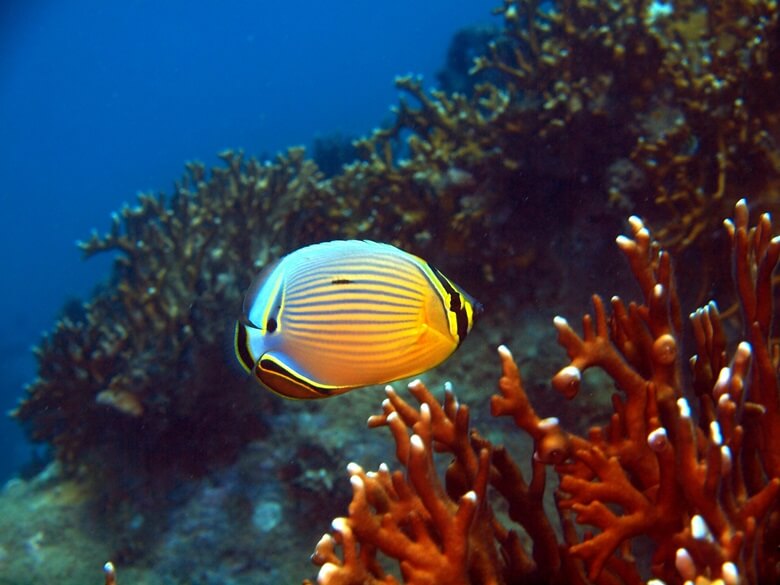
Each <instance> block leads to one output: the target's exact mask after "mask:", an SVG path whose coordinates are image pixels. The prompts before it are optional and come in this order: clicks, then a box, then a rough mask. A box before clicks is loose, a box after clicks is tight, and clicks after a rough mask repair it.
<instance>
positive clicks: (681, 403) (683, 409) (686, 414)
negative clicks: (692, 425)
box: [677, 398, 691, 418]
mask: <svg viewBox="0 0 780 585" xmlns="http://www.w3.org/2000/svg"><path fill="white" fill-rule="evenodd" d="M677 409H678V410H679V411H680V416H681V417H683V418H691V407H690V405H689V404H688V401H687V400H686V399H685V398H678V399H677Z"/></svg>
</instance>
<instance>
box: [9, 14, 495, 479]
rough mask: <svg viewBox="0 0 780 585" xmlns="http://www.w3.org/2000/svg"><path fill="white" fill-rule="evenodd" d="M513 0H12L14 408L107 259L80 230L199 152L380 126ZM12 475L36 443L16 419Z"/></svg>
mask: <svg viewBox="0 0 780 585" xmlns="http://www.w3.org/2000/svg"><path fill="white" fill-rule="evenodd" d="M497 4H499V2H498V1H497V0H393V1H392V2H366V1H365V0H360V1H358V0H349V1H346V0H336V1H331V2H320V1H311V0H299V1H298V2H284V1H276V2H271V1H268V0H266V1H249V0H246V1H239V0H226V1H221V2H198V1H194V2H193V1H188V2H183V1H170V2H166V1H160V0H126V1H124V2H105V1H103V0H69V1H68V2H58V1H43V0H38V1H35V0H16V1H14V0H5V1H4V2H2V3H0V205H1V207H0V209H1V210H2V211H1V212H0V247H1V250H2V251H1V252H0V253H1V254H2V256H1V258H2V268H1V269H2V279H0V282H1V283H2V286H1V287H0V301H1V302H2V305H0V306H2V311H0V409H2V411H3V412H5V411H7V410H9V409H10V408H12V407H13V406H14V405H15V404H16V402H17V401H18V399H19V397H20V396H21V395H22V387H23V385H24V383H26V382H28V381H30V380H31V379H32V378H33V377H34V375H35V362H34V360H33V357H32V354H31V352H30V348H31V346H33V345H34V344H36V343H37V342H38V341H39V340H40V337H41V334H42V333H43V332H44V331H47V330H49V329H51V327H52V325H53V323H54V321H55V319H56V316H57V314H58V313H59V311H60V309H61V308H62V306H63V304H64V303H65V302H66V301H67V300H68V299H72V298H74V297H80V298H86V297H88V296H89V293H90V291H91V289H92V287H93V286H94V285H95V284H96V283H97V282H99V281H100V280H101V279H104V278H105V276H106V274H107V272H108V270H109V259H108V258H96V259H92V260H90V261H88V262H82V261H81V258H80V254H79V251H78V249H77V248H76V247H75V245H74V244H75V242H76V240H79V239H86V238H87V237H88V236H89V234H90V231H91V230H92V229H93V228H98V229H99V230H101V231H103V230H105V229H106V228H107V227H108V225H109V216H110V213H111V212H112V211H114V210H116V209H117V208H119V207H120V206H121V205H122V204H123V203H124V202H132V201H133V199H134V198H135V195H136V193H137V192H139V191H144V192H145V191H154V192H158V191H165V192H170V190H171V187H172V185H173V182H174V180H176V179H177V178H178V177H179V176H180V175H181V173H182V170H183V165H184V163H185V161H188V160H201V161H204V162H205V163H206V164H208V165H213V164H217V162H218V160H217V158H216V156H215V154H216V153H217V152H218V151H220V150H222V149H224V148H228V147H230V148H242V149H244V150H245V151H246V152H247V153H249V154H256V155H267V154H273V153H274V152H275V151H278V150H281V149H284V148H285V147H287V146H290V145H295V144H311V142H312V140H313V138H314V137H316V136H318V135H319V136H324V135H329V134H331V133H334V132H341V133H343V134H346V135H359V134H366V133H368V132H369V131H370V130H371V129H372V128H374V127H376V126H377V125H379V124H380V123H381V122H382V121H383V120H384V119H386V117H387V116H388V113H389V107H390V106H391V105H393V104H395V103H396V102H397V91H396V90H395V88H394V86H393V78H394V77H395V76H396V75H398V74H405V73H410V72H411V73H417V74H422V75H423V76H424V77H425V79H426V80H427V81H428V82H429V83H433V82H434V79H435V73H436V72H437V71H438V70H439V69H440V68H441V67H442V66H443V63H444V58H445V54H446V50H447V46H448V43H449V40H450V38H451V36H452V35H453V33H455V31H457V30H458V29H459V28H461V27H463V26H466V25H470V24H480V23H484V24H490V23H494V24H495V22H494V20H495V18H494V17H493V16H491V14H490V9H491V8H492V7H493V6H495V5H497ZM0 442H1V443H2V445H3V447H4V448H3V450H2V453H0V480H2V479H4V478H6V477H8V476H9V475H11V474H12V473H14V472H15V471H16V470H17V469H18V468H19V466H20V465H22V464H24V463H25V462H26V461H27V460H28V459H29V457H30V454H31V448H30V446H29V445H28V444H27V443H26V442H25V441H24V440H23V437H22V433H21V432H20V430H19V429H18V428H17V425H16V423H14V422H13V421H10V420H7V419H5V418H3V419H2V420H0Z"/></svg>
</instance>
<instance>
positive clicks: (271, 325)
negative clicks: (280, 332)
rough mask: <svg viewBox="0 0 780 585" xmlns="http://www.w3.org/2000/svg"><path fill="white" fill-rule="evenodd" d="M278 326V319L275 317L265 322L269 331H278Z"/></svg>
mask: <svg viewBox="0 0 780 585" xmlns="http://www.w3.org/2000/svg"><path fill="white" fill-rule="evenodd" d="M276 327H277V323H276V319H274V318H273V317H271V318H270V319H268V322H267V323H266V324H265V330H266V331H267V332H268V333H273V332H274V331H276Z"/></svg>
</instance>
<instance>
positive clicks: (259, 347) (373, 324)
mask: <svg viewBox="0 0 780 585" xmlns="http://www.w3.org/2000/svg"><path fill="white" fill-rule="evenodd" d="M481 310H482V305H481V304H480V303H478V302H477V301H476V300H474V298H473V297H471V296H470V295H469V294H467V293H466V292H465V291H464V290H463V289H461V288H460V287H459V286H458V285H456V284H455V283H454V282H452V281H451V280H450V279H449V278H447V277H446V276H444V275H443V274H442V273H441V272H440V271H439V270H438V269H436V268H435V267H434V266H433V265H431V264H430V263H428V262H426V261H425V260H423V259H422V258H419V257H417V256H415V255H413V254H410V253H408V252H405V251H403V250H401V249H399V248H396V247H395V246H392V245H390V244H384V243H379V242H372V241H366V240H335V241H330V242H323V243H319V244H312V245H309V246H306V247H303V248H300V249H298V250H296V251H294V252H291V253H290V254H288V255H286V256H284V257H282V258H281V259H279V260H277V261H276V262H274V263H272V264H270V265H268V266H267V267H266V268H265V269H263V271H261V272H260V273H259V274H258V275H257V276H256V277H255V278H254V280H253V281H252V284H251V285H250V286H249V288H248V289H247V291H246V294H245V296H244V302H243V311H242V317H241V318H240V319H239V320H238V321H237V322H236V326H235V338H234V349H235V353H236V356H237V358H238V361H239V362H240V363H241V365H242V366H243V368H244V369H245V370H246V371H247V372H249V373H251V374H254V376H255V377H256V378H257V380H258V381H259V382H261V384H262V385H264V386H266V387H267V388H268V389H270V390H271V391H273V392H275V393H277V394H279V395H281V396H284V397H286V398H293V399H316V398H327V397H329V396H335V395H338V394H343V393H344V392H347V391H349V390H353V389H355V388H362V387H365V386H371V385H374V384H386V383H388V382H392V381H395V380H400V379H402V378H408V377H411V376H416V375H418V374H420V373H422V372H425V371H427V370H430V369H431V368H433V367H435V366H437V365H439V364H440V363H441V362H443V361H444V360H446V359H447V358H448V357H449V356H450V355H451V354H452V353H453V352H454V351H455V350H456V349H457V348H458V347H459V346H460V345H461V344H462V343H463V340H464V339H465V338H466V336H467V335H468V333H469V331H471V327H472V325H473V323H474V318H475V316H476V315H477V314H478V313H479V312H481Z"/></svg>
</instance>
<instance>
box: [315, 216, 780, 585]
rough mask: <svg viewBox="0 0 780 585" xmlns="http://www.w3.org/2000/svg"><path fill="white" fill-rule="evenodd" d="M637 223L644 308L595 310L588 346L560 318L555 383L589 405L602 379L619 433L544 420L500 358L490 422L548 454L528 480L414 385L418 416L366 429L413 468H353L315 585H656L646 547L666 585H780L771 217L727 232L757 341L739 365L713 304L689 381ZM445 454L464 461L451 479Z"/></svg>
mask: <svg viewBox="0 0 780 585" xmlns="http://www.w3.org/2000/svg"><path fill="white" fill-rule="evenodd" d="M630 223H631V227H632V230H633V234H632V237H625V236H620V237H618V239H617V243H618V246H619V247H620V249H621V250H622V252H623V254H624V255H625V257H626V259H627V260H628V264H629V266H630V269H631V273H632V274H633V277H634V279H635V281H636V282H637V284H638V285H639V289H640V291H641V293H642V300H641V302H632V303H629V304H626V303H625V302H624V301H623V300H621V299H620V298H618V297H613V298H612V300H611V313H610V315H609V316H608V315H607V309H606V307H605V305H604V302H603V301H602V300H601V298H600V297H598V296H594V297H593V305H594V314H593V316H591V315H586V316H585V317H584V318H583V334H582V335H581V336H580V335H579V334H577V333H576V332H575V331H574V330H573V329H572V328H571V327H570V326H569V324H568V323H567V322H566V320H565V319H563V318H561V317H557V318H556V319H555V327H556V329H557V331H558V342H559V344H560V345H561V346H562V347H563V348H564V349H565V350H566V352H567V354H568V356H569V358H570V363H569V364H568V365H567V366H565V367H563V368H562V369H561V370H560V371H559V372H558V374H556V375H555V376H554V378H553V379H552V386H553V387H554V388H555V389H556V390H557V391H558V392H560V393H562V394H564V395H565V396H566V397H567V398H569V399H574V398H575V397H576V395H577V393H578V391H579V390H580V386H581V385H582V384H583V383H584V378H583V376H584V375H585V372H586V371H587V370H589V369H600V370H602V371H603V372H605V373H606V374H607V376H608V377H609V379H611V381H612V382H613V383H614V385H615V387H616V388H617V390H618V392H617V393H616V394H615V395H614V396H613V400H612V404H613V413H612V414H611V416H609V420H608V422H607V423H605V424H603V425H601V426H597V427H594V428H592V429H591V430H590V431H589V432H588V434H587V435H586V436H579V435H577V434H575V433H570V432H567V431H566V430H565V429H564V428H562V426H561V424H560V423H559V421H558V420H557V419H554V418H546V419H543V418H540V417H539V416H538V415H537V413H536V411H535V410H534V408H533V406H532V405H531V402H530V400H529V396H528V394H527V393H526V391H525V389H524V387H523V383H522V381H521V378H520V374H519V371H518V368H517V365H516V363H515V361H514V359H513V357H512V355H511V353H510V352H509V350H508V349H507V348H506V347H504V346H501V347H500V348H499V356H500V359H501V364H502V370H503V375H502V377H501V379H500V381H499V385H498V386H499V393H498V394H496V395H495V396H493V398H492V402H491V411H492V414H493V416H496V417H502V416H507V417H511V418H512V419H513V420H514V422H515V424H516V426H517V427H518V428H519V429H521V430H523V431H524V432H525V433H527V434H528V436H529V437H530V438H531V439H532V440H533V443H534V456H533V461H532V462H531V467H532V477H531V480H530V481H528V482H527V481H526V480H525V479H524V477H523V473H522V471H521V466H520V465H519V464H518V463H517V462H515V461H514V460H513V459H512V457H511V456H510V454H509V452H508V450H507V449H505V448H504V447H502V446H498V445H494V444H493V443H492V442H491V441H488V440H487V439H486V438H484V437H482V436H481V435H480V434H479V433H478V432H477V431H475V430H470V428H469V418H470V413H469V409H468V407H467V406H465V405H463V404H460V403H459V402H458V400H457V399H456V398H455V396H454V394H453V393H452V391H451V390H450V389H447V391H446V393H445V398H444V401H443V403H440V402H438V401H437V399H436V398H435V397H434V395H433V394H432V393H431V392H430V391H429V390H428V389H427V388H426V387H425V386H424V385H423V384H422V383H421V382H419V381H417V382H414V383H412V384H410V386H409V389H410V391H411V393H412V395H413V396H414V398H415V399H416V401H417V402H418V403H419V407H415V406H413V405H412V404H410V403H408V402H407V401H405V400H403V399H402V398H401V397H400V396H399V395H398V394H396V393H395V392H394V391H393V390H392V388H389V387H388V390H387V400H385V402H384V403H383V413H382V414H381V415H377V416H374V417H372V418H371V419H369V426H370V427H378V426H387V427H389V430H390V431H391V434H392V436H393V439H394V442H395V447H396V457H397V459H398V461H399V463H400V464H401V465H402V467H403V469H404V471H392V472H391V471H390V469H389V467H388V466H386V465H382V466H380V468H379V469H378V470H377V471H376V472H366V471H365V470H364V469H363V468H361V467H360V466H359V465H357V464H355V463H351V464H350V465H349V467H348V471H349V473H350V482H351V485H352V491H353V494H352V502H351V504H350V506H349V515H348V516H346V517H343V518H337V519H336V520H334V521H333V524H332V533H330V534H326V535H325V536H324V537H323V538H322V539H321V540H320V542H319V544H318V545H317V548H316V552H315V554H314V555H313V560H314V562H315V563H316V564H318V565H320V571H319V576H318V583H320V584H321V585H349V584H353V583H354V584H368V583H385V584H388V583H398V580H397V579H396V577H394V576H393V574H392V573H388V572H387V563H386V562H384V559H386V558H390V559H394V560H395V561H397V562H398V565H399V567H400V574H401V577H402V580H403V582H405V583H409V584H416V585H420V584H432V583H448V584H459V583H463V584H466V583H482V584H484V583H495V584H500V583H521V582H523V583H528V582H531V583H631V584H634V583H642V582H644V580H645V579H646V578H647V576H646V575H642V572H641V569H640V565H641V562H640V560H638V559H637V556H635V555H637V554H641V552H639V551H638V549H637V548H636V544H637V542H638V541H639V540H640V539H642V538H644V539H645V540H648V541H649V542H650V543H651V546H652V555H651V559H650V572H651V573H652V575H653V577H654V579H656V580H657V581H655V582H656V583H658V582H661V580H662V582H664V583H670V584H671V583H683V582H693V581H694V580H696V582H697V583H698V582H710V581H713V582H719V583H726V584H730V585H731V584H734V585H736V584H737V583H770V582H776V581H777V580H778V578H780V574H779V573H778V567H780V563H779V562H780V556H779V555H778V543H780V458H779V456H780V432H778V429H780V386H779V385H778V384H779V380H778V369H779V368H780V363H779V362H780V359H779V358H778V355H780V354H779V352H780V346H778V344H777V343H776V342H775V341H772V337H771V332H772V318H773V316H774V308H773V301H774V295H773V286H772V275H773V272H774V269H775V268H776V266H777V263H778V258H779V257H780V237H772V225H771V221H770V219H769V216H768V215H767V214H764V215H762V216H761V217H760V219H759V221H758V223H757V225H756V226H755V227H752V228H751V227H749V225H748V210H747V205H746V203H745V202H744V201H740V202H738V203H737V205H736V207H735V210H734V218H733V219H732V220H728V221H727V222H726V227H727V232H728V234H729V237H730V241H731V248H732V260H733V268H734V274H735V283H734V284H735V287H736V289H737V291H738V297H739V299H740V306H741V308H742V316H743V331H742V341H740V342H739V344H738V345H737V346H736V349H733V350H729V349H728V344H727V342H726V336H725V333H724V330H725V329H726V323H724V322H723V320H722V319H721V316H720V315H719V312H718V309H717V307H716V306H715V304H714V303H710V304H708V305H706V306H705V307H703V308H701V309H698V310H697V311H695V312H694V313H693V314H691V316H690V321H691V325H692V329H693V332H694V338H695V344H696V351H697V353H696V355H695V356H693V357H692V358H691V360H690V361H689V362H688V363H689V365H690V376H686V375H684V373H683V358H682V356H681V349H682V328H683V321H682V318H681V314H680V304H679V300H678V297H677V292H676V290H677V286H676V281H675V277H674V271H673V268H672V264H671V259H670V255H669V253H668V252H666V251H664V250H663V249H662V248H661V247H660V246H659V244H658V242H657V241H656V240H654V239H653V238H652V237H651V236H650V232H649V231H648V229H647V228H646V227H645V226H644V225H643V223H642V222H641V221H640V220H639V219H638V218H636V217H633V218H632V219H631V222H630ZM729 355H731V357H730V358H729V357H728V356H729ZM687 378H689V382H688V383H685V382H684V380H686V379H687ZM691 401H694V404H693V405H692V404H691ZM694 407H695V408H696V414H694V412H693V410H694ZM436 452H439V453H442V452H443V453H447V454H448V455H450V456H451V458H452V460H451V462H450V463H449V465H448V467H447V470H446V474H445V480H444V481H442V479H441V478H440V477H439V473H438V471H437V466H436V458H435V456H434V453H436ZM548 467H549V468H552V469H553V470H554V471H555V473H556V475H557V477H558V489H557V491H556V500H555V501H556V506H557V511H558V521H557V522H556V520H555V519H554V518H553V515H552V514H548V513H546V512H545V507H544V505H543V501H544V493H545V484H546V468H548ZM491 488H492V489H491ZM504 510H505V511H506V514H505V515H504V514H503V511H504ZM507 522H511V523H513V524H512V528H508V527H507ZM584 527H592V528H585V529H583V528H584ZM518 528H521V529H522V531H523V532H524V533H525V535H526V536H527V537H528V539H530V542H531V544H532V546H531V548H530V550H529V549H528V548H526V547H524V546H523V541H522V539H521V536H520V535H519V533H518V530H517V529H518ZM558 529H560V530H559V531H558ZM339 549H340V550H341V554H340V555H339V554H338V551H339ZM708 580H709V581H708Z"/></svg>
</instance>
